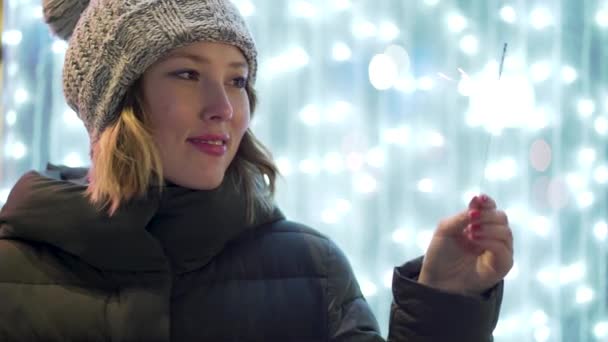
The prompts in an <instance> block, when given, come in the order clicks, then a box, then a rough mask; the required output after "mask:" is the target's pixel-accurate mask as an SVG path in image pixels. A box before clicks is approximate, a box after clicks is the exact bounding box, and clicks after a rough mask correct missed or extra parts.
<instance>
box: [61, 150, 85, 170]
mask: <svg viewBox="0 0 608 342" xmlns="http://www.w3.org/2000/svg"><path fill="white" fill-rule="evenodd" d="M63 164H64V165H65V166H69V167H83V166H85V165H86V163H85V161H84V159H83V158H82V156H80V154H79V153H76V152H71V153H69V154H68V155H66V156H65V157H64V158H63Z"/></svg>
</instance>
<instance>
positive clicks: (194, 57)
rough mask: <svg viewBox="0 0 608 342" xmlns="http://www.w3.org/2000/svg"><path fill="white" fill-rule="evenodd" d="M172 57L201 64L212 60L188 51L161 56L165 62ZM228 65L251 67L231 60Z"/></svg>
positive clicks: (237, 67) (236, 67) (209, 62)
mask: <svg viewBox="0 0 608 342" xmlns="http://www.w3.org/2000/svg"><path fill="white" fill-rule="evenodd" d="M171 58H185V59H189V60H192V61H193V62H196V63H199V64H211V61H210V60H209V59H207V58H205V57H203V56H199V55H196V54H193V53H188V52H176V53H172V54H170V55H168V56H165V57H163V58H161V61H163V62H165V61H168V60H169V59H171ZM228 66H229V67H231V68H235V69H248V68H249V65H248V64H247V63H246V62H231V63H229V64H228Z"/></svg>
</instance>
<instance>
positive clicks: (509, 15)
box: [500, 5, 517, 24]
mask: <svg viewBox="0 0 608 342" xmlns="http://www.w3.org/2000/svg"><path fill="white" fill-rule="evenodd" d="M500 18H501V19H502V20H503V21H505V22H507V23H509V24H512V23H514V22H515V21H516V20H517V13H516V12H515V9H514V8H513V6H509V5H505V6H503V7H502V8H501V9H500Z"/></svg>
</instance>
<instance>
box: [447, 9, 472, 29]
mask: <svg viewBox="0 0 608 342" xmlns="http://www.w3.org/2000/svg"><path fill="white" fill-rule="evenodd" d="M447 25H448V29H449V30H450V31H451V32H454V33H460V32H462V30H464V29H465V28H466V27H467V19H466V18H465V17H463V16H462V15H461V14H458V13H450V14H448V16H447Z"/></svg>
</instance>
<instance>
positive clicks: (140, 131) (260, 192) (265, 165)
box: [86, 82, 279, 223]
mask: <svg viewBox="0 0 608 342" xmlns="http://www.w3.org/2000/svg"><path fill="white" fill-rule="evenodd" d="M140 89H141V87H140V85H139V82H137V83H136V84H135V85H134V86H133V87H132V88H131V89H130V91H129V92H128V93H127V95H126V96H125V100H124V101H123V104H122V110H121V114H120V116H119V117H118V119H117V120H116V122H115V123H114V124H112V125H111V126H109V127H108V128H106V129H105V130H104V131H103V132H102V133H101V134H100V135H99V138H98V139H97V140H96V141H94V142H92V151H91V159H92V167H91V170H90V172H89V186H88V188H87V192H86V195H87V196H88V198H89V199H90V201H91V202H92V203H93V204H95V205H97V206H98V207H99V208H100V210H104V209H107V210H108V213H109V215H113V214H114V213H115V212H116V210H117V209H118V208H119V207H120V206H121V204H123V203H124V202H127V201H129V200H131V199H133V198H136V197H142V196H145V195H146V194H147V193H148V191H149V190H150V189H151V186H152V188H154V187H156V188H158V189H159V191H162V188H163V184H164V179H163V169H162V162H161V158H160V154H159V151H158V149H157V147H156V144H155V143H154V140H153V139H152V133H151V128H150V126H149V123H148V119H147V117H146V114H145V112H144V110H143V108H142V106H141V103H142V102H141V97H140ZM246 90H247V96H248V97H249V106H250V112H251V113H252V114H253V112H254V110H255V107H256V103H257V97H256V94H255V90H254V89H253V88H252V87H251V86H250V85H249V84H248V85H247V87H246ZM278 175H279V172H278V168H277V167H276V165H275V164H274V162H273V160H272V157H271V154H270V152H269V151H268V149H266V147H264V145H262V143H261V142H260V141H259V140H257V139H256V137H255V136H254V135H253V133H252V132H251V131H250V130H247V131H246V133H245V135H244V136H243V139H242V140H241V144H240V146H239V149H238V151H237V153H236V156H235V158H234V160H233V161H232V163H231V164H230V166H229V167H228V170H227V171H226V175H225V176H226V177H229V178H230V179H229V181H231V182H232V183H233V186H235V188H236V189H237V190H242V193H243V196H245V199H246V211H247V213H246V216H247V220H248V222H250V223H253V221H254V220H255V219H256V215H255V213H256V212H259V210H262V211H266V212H269V211H271V210H272V209H273V196H274V192H275V182H276V178H277V176H278Z"/></svg>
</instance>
